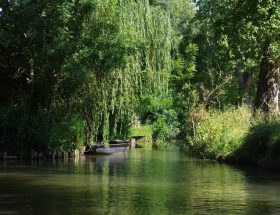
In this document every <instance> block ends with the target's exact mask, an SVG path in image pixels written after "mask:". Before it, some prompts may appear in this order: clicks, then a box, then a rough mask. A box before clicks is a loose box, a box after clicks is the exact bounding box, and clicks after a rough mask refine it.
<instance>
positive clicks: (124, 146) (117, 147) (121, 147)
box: [84, 142, 129, 155]
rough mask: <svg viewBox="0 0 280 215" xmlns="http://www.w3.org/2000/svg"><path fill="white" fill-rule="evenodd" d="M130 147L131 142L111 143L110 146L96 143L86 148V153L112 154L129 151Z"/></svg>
mask: <svg viewBox="0 0 280 215" xmlns="http://www.w3.org/2000/svg"><path fill="white" fill-rule="evenodd" d="M128 149H129V143H127V142H125V143H114V144H109V147H105V146H104V145H95V146H91V147H89V148H87V149H86V151H85V153H84V154H85V155H94V154H112V153H117V152H127V151H128Z"/></svg>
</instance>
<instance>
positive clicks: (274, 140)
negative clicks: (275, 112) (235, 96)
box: [227, 118, 280, 169]
mask: <svg viewBox="0 0 280 215" xmlns="http://www.w3.org/2000/svg"><path fill="white" fill-rule="evenodd" d="M227 160H229V161H234V162H238V163H245V164H257V165H260V166H262V167H265V168H270V169H280V121H279V119H277V118H275V119H270V120H265V121H262V122H257V123H254V125H252V126H251V127H250V129H249V132H248V133H247V134H246V136H245V138H244V143H243V145H242V146H241V147H240V148H239V149H238V150H236V151H234V152H233V153H232V154H231V155H230V156H229V157H228V158H227Z"/></svg>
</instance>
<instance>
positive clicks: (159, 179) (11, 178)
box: [0, 148, 280, 215]
mask: <svg viewBox="0 0 280 215" xmlns="http://www.w3.org/2000/svg"><path fill="white" fill-rule="evenodd" d="M0 214H1V215H5V214H20V215H27V214H28V215H30V214H39V215H44V214H48V215H50V214H60V215H62V214H67V215H71V214H73V215H79V214H118V215H122V214H139V215H145V214H147V215H150V214H155V215H158V214H280V175H279V174H276V173H271V172H266V171H263V170H259V169H254V168H252V167H250V168H248V167H235V166H229V165H226V164H218V163H216V162H212V161H202V160H197V159H193V158H190V157H188V156H186V155H185V154H183V153H181V152H179V150H177V149H174V148H173V149H171V150H166V151H160V150H145V149H136V150H133V151H130V152H128V153H127V154H116V155H110V156H95V157H89V158H86V159H82V160H76V161H75V160H69V161H56V162H44V161H40V162H31V161H25V162H22V161H21V162H19V161H6V162H1V163H0Z"/></svg>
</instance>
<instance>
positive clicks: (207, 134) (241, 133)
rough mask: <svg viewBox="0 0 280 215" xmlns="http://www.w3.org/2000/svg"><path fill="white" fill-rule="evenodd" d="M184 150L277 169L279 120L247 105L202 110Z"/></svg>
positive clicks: (201, 155) (279, 159) (195, 154)
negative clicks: (208, 110)
mask: <svg viewBox="0 0 280 215" xmlns="http://www.w3.org/2000/svg"><path fill="white" fill-rule="evenodd" d="M185 150H187V151H188V152H190V153H191V154H193V155H194V156H196V157H199V158H203V159H213V160H218V161H221V162H226V163H238V164H246V165H247V164H248V165H257V166H260V167H263V168H266V169H272V170H280V165H279V164H280V156H279V155H280V121H279V120H278V119H277V118H270V119H262V118H261V117H253V115H252V113H251V111H250V110H249V109H248V108H244V107H242V108H238V109H230V110H227V111H224V112H221V111H213V112H209V113H205V115H204V116H203V118H202V119H201V120H200V121H199V122H197V123H196V127H195V136H193V137H189V138H187V145H186V147H185Z"/></svg>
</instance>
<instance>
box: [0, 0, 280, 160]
mask: <svg viewBox="0 0 280 215" xmlns="http://www.w3.org/2000/svg"><path fill="white" fill-rule="evenodd" d="M279 8H280V2H279V1H276V0H261V1H254V0H231V1H228V0H220V1H212V0H197V1H193V2H192V1H188V0H139V1H132V0H71V1H66V0H58V1H55V2H50V1H46V0H42V1H39V2H38V1H31V0H20V1H16V0H4V1H1V3H0V25H1V27H0V53H1V55H0V86H1V87H0V151H14V150H19V151H30V150H31V149H35V150H39V151H47V150H72V149H74V148H77V147H79V146H82V145H88V144H91V143H92V142H95V141H103V142H104V143H108V141H109V140H110V139H114V138H129V137H130V136H133V135H137V134H140V133H141V132H143V134H144V135H145V133H146V135H145V136H148V137H150V138H152V139H154V140H170V139H174V138H180V139H184V140H186V139H187V142H188V143H187V144H189V145H188V146H189V147H187V148H191V149H192V151H193V152H194V153H196V154H199V155H201V156H202V157H211V158H214V157H218V156H219V155H224V154H227V152H231V151H232V150H233V149H236V148H238V147H239V144H240V143H241V142H242V140H241V139H242V138H241V137H243V136H244V135H245V133H246V131H248V132H249V130H250V129H253V130H254V129H256V130H257V129H258V128H257V127H252V128H251V124H250V123H249V122H250V120H251V116H252V115H256V113H257V112H258V111H261V112H263V113H265V117H264V118H263V120H265V119H267V118H269V116H271V115H273V116H278V112H279V110H278V109H279V108H278V94H279V73H280V69H279V68H280V60H279V59H280V51H279V50H280V42H279V36H280V35H279V32H280V27H279V26H280V9H279ZM240 106H248V108H242V109H240V108H239V109H238V108H237V107H240ZM250 107H253V108H251V110H252V113H249V112H250V111H248V109H250ZM236 108H237V109H236ZM258 109H260V110H258ZM246 117H248V119H247V118H246ZM249 118H250V119H249ZM136 121H137V123H138V122H139V123H140V125H138V126H140V127H137V128H135V127H133V126H134V125H133V123H134V122H136ZM209 124H210V125H211V128H210V127H209ZM244 126H245V127H244ZM276 127H277V126H276ZM235 131H236V132H235ZM250 132H253V131H251V130H250ZM211 147H212V148H211Z"/></svg>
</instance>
